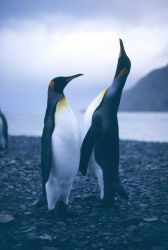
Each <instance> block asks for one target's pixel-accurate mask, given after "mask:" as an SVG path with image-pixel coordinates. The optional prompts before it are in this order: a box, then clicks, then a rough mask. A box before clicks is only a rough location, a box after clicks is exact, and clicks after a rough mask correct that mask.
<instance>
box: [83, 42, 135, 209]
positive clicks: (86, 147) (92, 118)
mask: <svg viewBox="0 0 168 250" xmlns="http://www.w3.org/2000/svg"><path fill="white" fill-rule="evenodd" d="M130 68H131V62H130V60H129V58H128V56H127V54H126V52H125V49H124V45H123V42H122V40H121V39H120V55H119V58H118V64H117V69H116V73H115V76H114V80H113V82H112V84H111V85H110V86H109V87H108V88H107V89H105V90H103V91H102V92H101V93H100V94H99V95H98V96H97V97H96V98H95V99H94V100H93V102H92V103H91V104H90V105H89V107H88V108H87V110H86V112H85V115H84V122H83V135H82V137H83V138H82V141H83V142H82V146H81V157H80V166H79V169H80V171H81V173H82V174H83V175H86V173H88V174H90V175H94V176H96V177H97V179H98V183H99V187H100V191H101V199H102V200H103V204H104V205H105V206H109V205H111V204H112V203H113V202H114V199H115V196H116V194H117V193H118V194H119V195H120V196H122V197H123V198H125V199H128V195H127V193H126V192H125V190H124V188H123V186H122V184H121V181H120V177H119V128H118V119H117V112H118V108H119V104H120V99H121V94H122V90H123V88H124V85H125V82H126V79H127V76H128V74H129V72H130Z"/></svg>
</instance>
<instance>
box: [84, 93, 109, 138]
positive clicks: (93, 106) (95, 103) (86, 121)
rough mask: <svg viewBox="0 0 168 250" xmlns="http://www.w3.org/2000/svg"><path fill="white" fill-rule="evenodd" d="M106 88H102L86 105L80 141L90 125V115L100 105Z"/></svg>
mask: <svg viewBox="0 0 168 250" xmlns="http://www.w3.org/2000/svg"><path fill="white" fill-rule="evenodd" d="M106 91H107V89H104V90H103V91H102V92H101V93H100V94H99V95H98V96H97V97H96V98H95V99H94V100H93V101H92V102H91V103H90V105H89V106H88V108H87V109H86V112H85V114H84V121H83V126H82V141H83V139H84V137H85V135H86V134H87V131H88V129H89V128H90V126H91V122H92V116H93V113H94V111H95V110H96V108H97V107H98V106H99V105H100V103H101V101H102V99H103V97H104V95H105V93H106Z"/></svg>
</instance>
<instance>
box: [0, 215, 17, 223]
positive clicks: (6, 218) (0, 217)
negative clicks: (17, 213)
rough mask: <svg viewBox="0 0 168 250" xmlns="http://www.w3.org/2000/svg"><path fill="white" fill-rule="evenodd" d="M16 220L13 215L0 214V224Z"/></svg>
mask: <svg viewBox="0 0 168 250" xmlns="http://www.w3.org/2000/svg"><path fill="white" fill-rule="evenodd" d="M13 220H14V217H13V216H12V215H11V214H5V213H1V214H0V223H4V224H5V223H9V222H11V221H13Z"/></svg>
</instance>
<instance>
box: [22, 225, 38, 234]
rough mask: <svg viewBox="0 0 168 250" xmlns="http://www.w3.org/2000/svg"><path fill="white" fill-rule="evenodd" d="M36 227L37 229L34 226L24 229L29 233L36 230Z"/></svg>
mask: <svg viewBox="0 0 168 250" xmlns="http://www.w3.org/2000/svg"><path fill="white" fill-rule="evenodd" d="M36 229H37V227H34V226H32V227H29V228H27V229H25V230H23V233H29V232H31V231H33V230H36Z"/></svg>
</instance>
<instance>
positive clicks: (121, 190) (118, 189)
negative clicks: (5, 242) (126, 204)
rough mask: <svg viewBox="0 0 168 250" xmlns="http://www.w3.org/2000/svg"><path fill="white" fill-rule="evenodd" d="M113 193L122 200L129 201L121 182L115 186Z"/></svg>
mask: <svg viewBox="0 0 168 250" xmlns="http://www.w3.org/2000/svg"><path fill="white" fill-rule="evenodd" d="M115 192H116V193H117V194H119V196H121V197H122V198H123V199H125V200H129V197H128V194H127V192H126V191H125V189H124V187H123V186H122V184H121V182H118V183H117V184H115Z"/></svg>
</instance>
